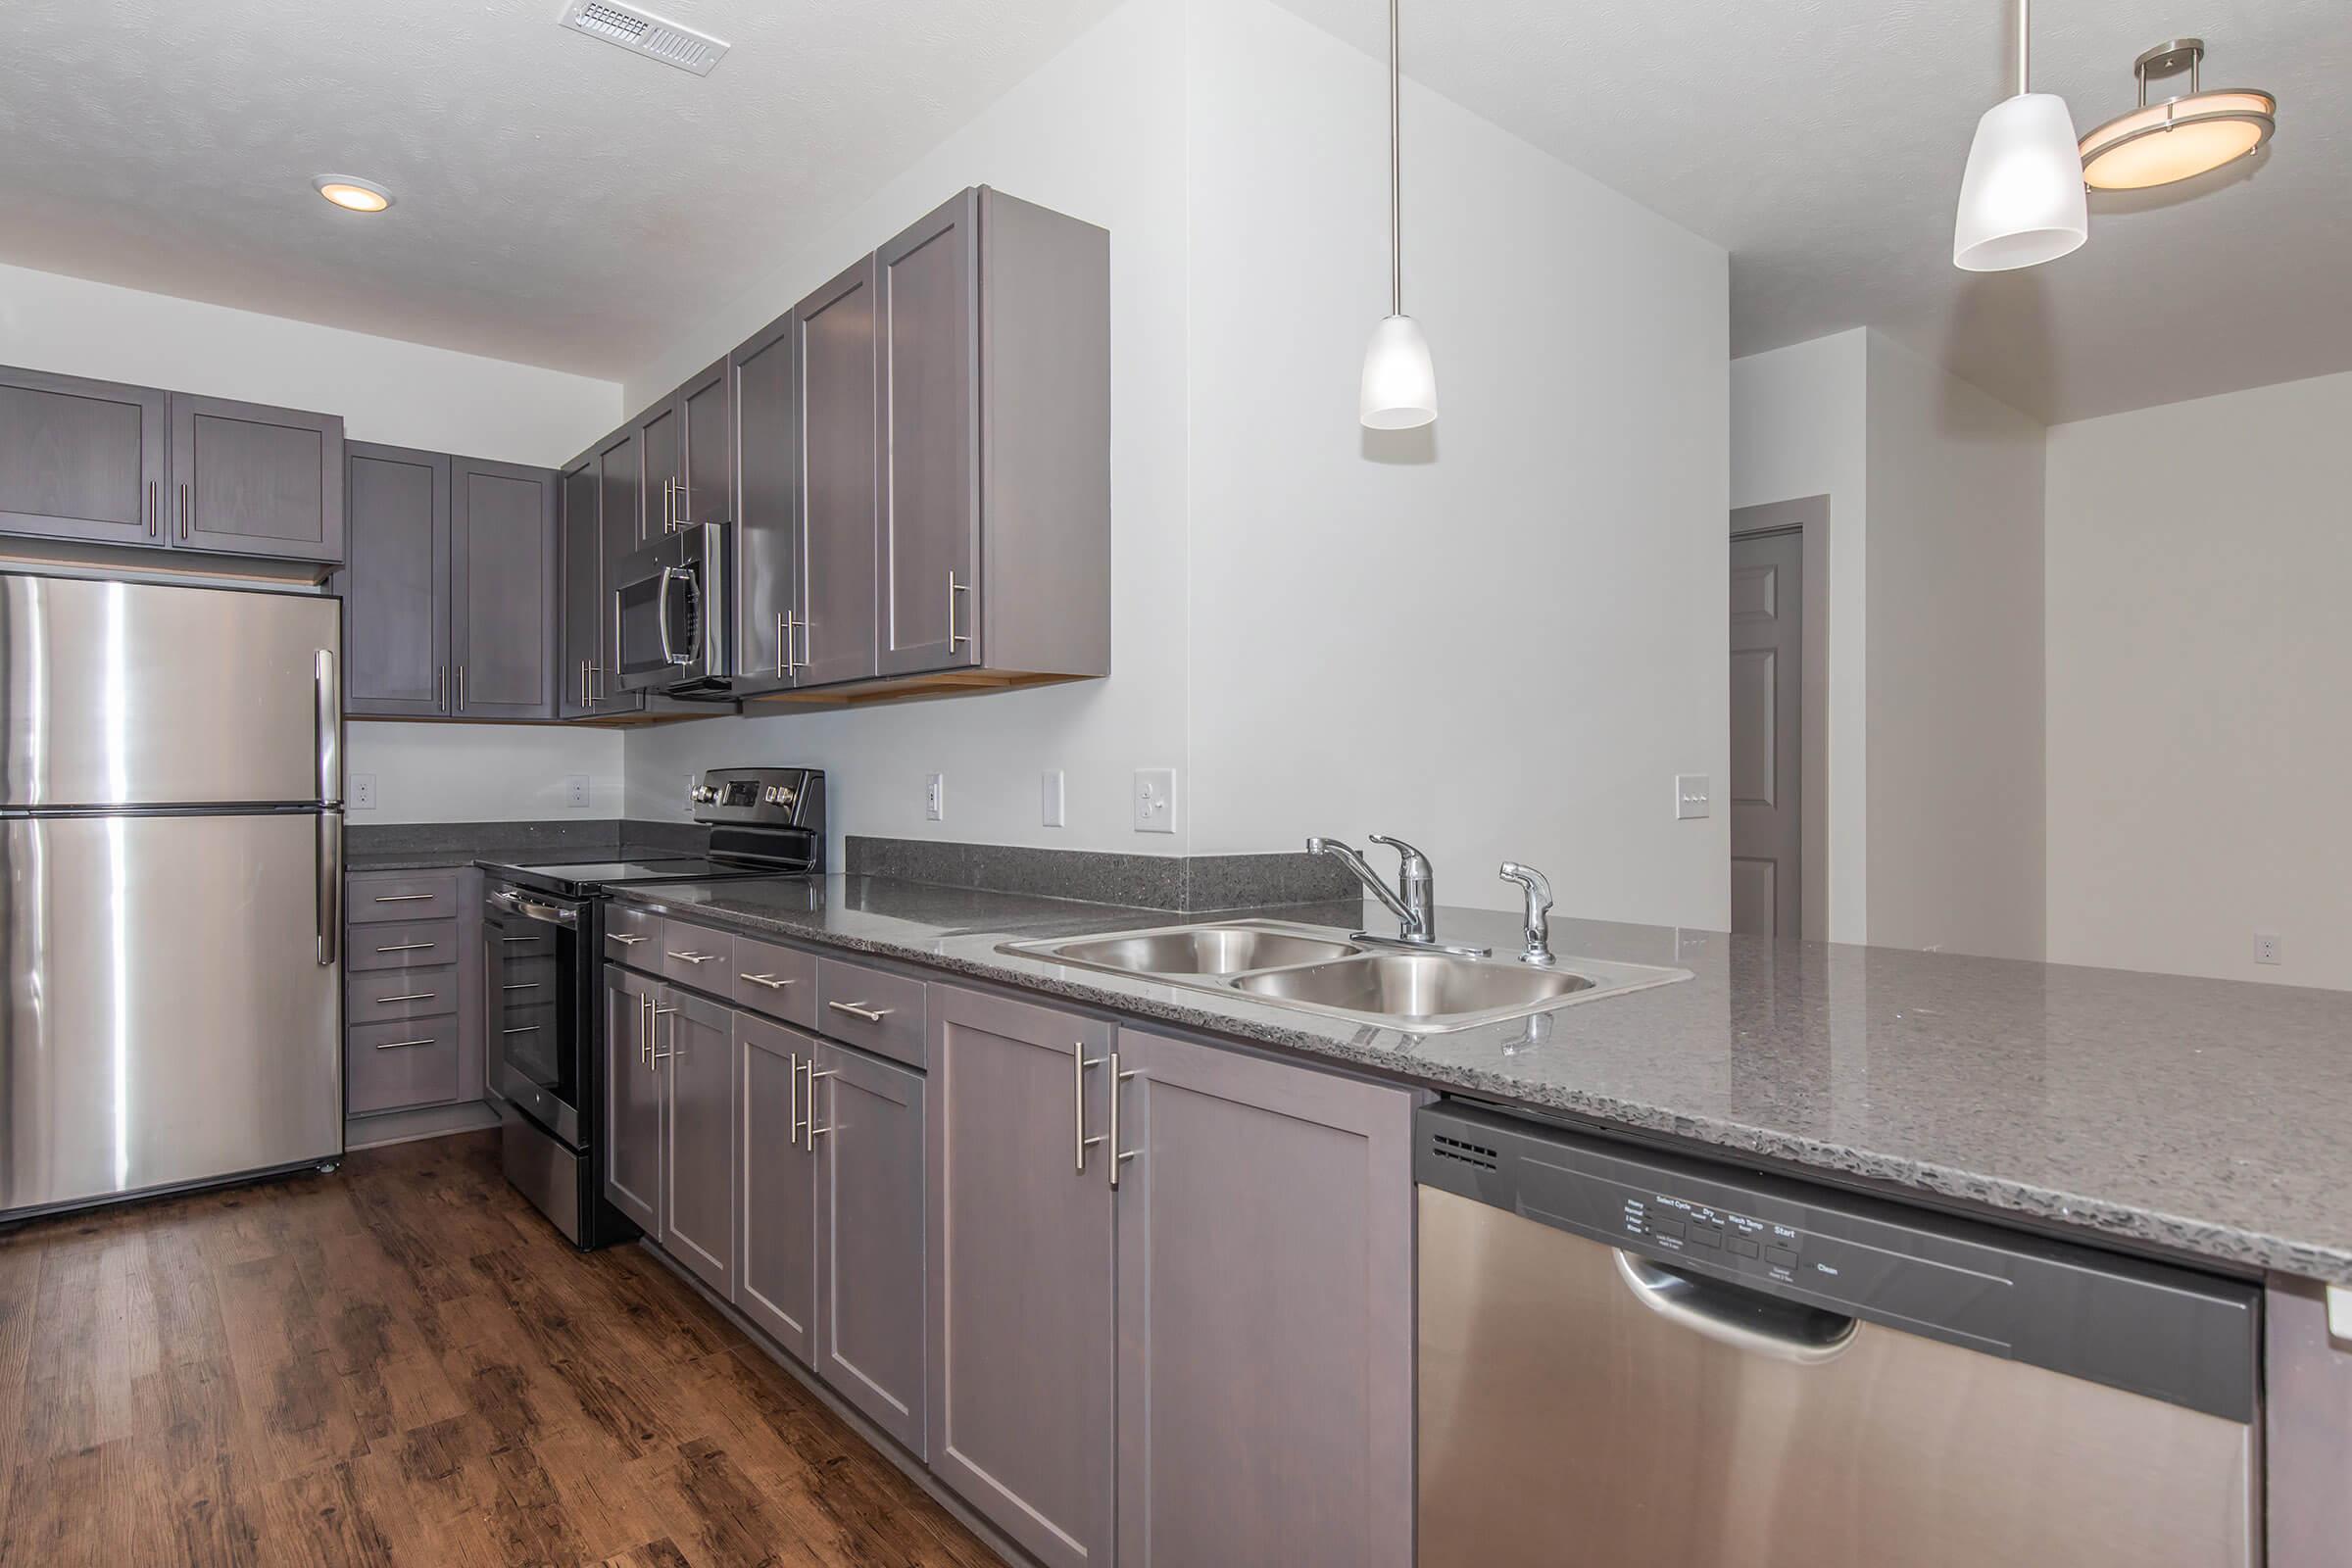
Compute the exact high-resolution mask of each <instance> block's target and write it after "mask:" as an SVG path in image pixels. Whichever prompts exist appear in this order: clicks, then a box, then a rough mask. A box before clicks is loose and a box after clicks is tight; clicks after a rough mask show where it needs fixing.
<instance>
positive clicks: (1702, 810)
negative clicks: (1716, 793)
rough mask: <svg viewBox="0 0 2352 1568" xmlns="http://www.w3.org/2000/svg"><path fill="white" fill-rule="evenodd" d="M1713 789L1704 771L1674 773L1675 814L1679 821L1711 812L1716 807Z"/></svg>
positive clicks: (1685, 820) (1686, 820)
mask: <svg viewBox="0 0 2352 1568" xmlns="http://www.w3.org/2000/svg"><path fill="white" fill-rule="evenodd" d="M1712 795H1713V791H1712V790H1711V788H1710V787H1709V785H1708V782H1707V775H1706V774H1704V773H1677V774H1675V775H1674V815H1675V820H1677V821H1679V822H1688V821H1690V820H1691V819H1692V818H1693V817H1700V816H1705V815H1707V814H1709V813H1710V812H1711V811H1713V809H1714V802H1713V799H1712Z"/></svg>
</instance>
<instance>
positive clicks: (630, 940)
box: [605, 931, 645, 948]
mask: <svg viewBox="0 0 2352 1568" xmlns="http://www.w3.org/2000/svg"><path fill="white" fill-rule="evenodd" d="M605 934H606V935H607V936H609V937H611V938H612V939H613V941H614V942H617V943H619V944H620V945H621V946H622V947H624V948H633V947H635V946H636V945H637V944H638V943H640V942H643V941H644V940H645V938H643V937H631V936H623V935H621V934H620V933H619V932H618V931H608V932H607V933H605Z"/></svg>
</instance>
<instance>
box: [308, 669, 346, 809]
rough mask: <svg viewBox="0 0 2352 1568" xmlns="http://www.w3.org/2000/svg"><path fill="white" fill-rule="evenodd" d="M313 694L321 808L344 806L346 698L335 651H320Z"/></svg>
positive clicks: (313, 720)
mask: <svg viewBox="0 0 2352 1568" xmlns="http://www.w3.org/2000/svg"><path fill="white" fill-rule="evenodd" d="M311 692H312V696H313V699H314V700H315V702H316V703H317V709H316V711H315V716H314V717H313V719H312V724H313V727H314V729H315V731H316V733H317V736H318V742H319V805H321V806H329V807H334V806H341V805H342V804H343V791H342V788H341V786H342V782H343V694H342V692H341V691H340V690H339V689H338V688H337V686H336V684H335V651H334V650H333V649H331V648H321V649H319V667H318V672H317V674H315V675H314V676H313V677H312V680H311Z"/></svg>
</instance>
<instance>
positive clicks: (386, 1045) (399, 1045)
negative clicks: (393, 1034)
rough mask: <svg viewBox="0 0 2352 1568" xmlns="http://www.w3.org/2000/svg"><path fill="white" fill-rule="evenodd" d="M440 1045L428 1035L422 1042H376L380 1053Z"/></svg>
mask: <svg viewBox="0 0 2352 1568" xmlns="http://www.w3.org/2000/svg"><path fill="white" fill-rule="evenodd" d="M440 1043H441V1042H440V1041H438V1040H435V1039H433V1038H432V1037H431V1036H430V1035H427V1036H426V1037H425V1038H424V1039H422V1040H380V1041H378V1042H376V1047H375V1049H376V1050H378V1051H406V1050H408V1049H409V1048H410V1047H411V1046H437V1045H439V1044H440Z"/></svg>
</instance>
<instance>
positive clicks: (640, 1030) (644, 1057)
mask: <svg viewBox="0 0 2352 1568" xmlns="http://www.w3.org/2000/svg"><path fill="white" fill-rule="evenodd" d="M653 1002H654V999H653V998H652V997H651V996H647V995H644V994H640V995H639V996H638V998H637V1061H638V1064H639V1065H640V1066H642V1067H644V1068H646V1069H647V1070H648V1071H651V1070H652V1068H653V1065H654V1048H653V1044H652V1042H651V1041H649V1040H648V1039H647V1038H646V1022H645V1009H646V1008H648V1007H650V1006H652V1005H653Z"/></svg>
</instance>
